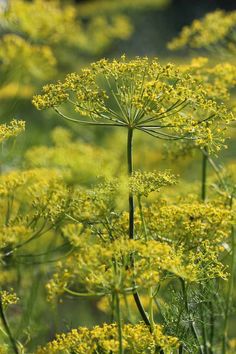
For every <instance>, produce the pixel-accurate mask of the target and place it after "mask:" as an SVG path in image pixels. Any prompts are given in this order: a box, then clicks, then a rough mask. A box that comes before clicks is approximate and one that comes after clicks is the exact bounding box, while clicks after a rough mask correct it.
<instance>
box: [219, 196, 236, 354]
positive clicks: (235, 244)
mask: <svg viewBox="0 0 236 354" xmlns="http://www.w3.org/2000/svg"><path fill="white" fill-rule="evenodd" d="M232 207H233V198H232V196H231V201H230V208H231V209H232ZM231 249H232V255H231V264H230V279H229V283H228V284H229V285H228V291H227V297H226V308H225V320H224V332H223V343H222V354H225V353H226V352H227V341H228V331H229V312H230V306H231V304H232V298H233V289H234V273H235V270H236V262H235V257H236V240H235V229H234V226H232V229H231Z"/></svg>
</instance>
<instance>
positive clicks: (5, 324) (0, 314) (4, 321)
mask: <svg viewBox="0 0 236 354" xmlns="http://www.w3.org/2000/svg"><path fill="white" fill-rule="evenodd" d="M0 318H1V320H2V324H3V327H4V330H5V332H6V334H7V336H8V338H9V341H10V343H11V346H12V349H13V352H14V353H15V354H19V351H18V348H17V345H16V341H15V339H14V337H13V335H12V333H11V330H10V327H9V324H8V321H7V318H6V316H5V312H4V308H3V304H2V298H1V296H0Z"/></svg>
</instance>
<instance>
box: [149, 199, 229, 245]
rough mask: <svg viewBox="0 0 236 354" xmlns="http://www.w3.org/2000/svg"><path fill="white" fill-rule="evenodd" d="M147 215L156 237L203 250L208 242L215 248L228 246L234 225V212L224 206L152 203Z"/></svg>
mask: <svg viewBox="0 0 236 354" xmlns="http://www.w3.org/2000/svg"><path fill="white" fill-rule="evenodd" d="M146 214H147V220H148V222H147V225H148V228H149V230H150V232H151V233H152V235H153V237H156V238H157V239H158V238H159V237H163V238H165V237H167V238H168V239H170V240H172V241H173V242H175V243H177V244H179V243H183V244H184V245H185V247H190V248H193V247H194V248H198V247H201V244H202V242H204V241H205V240H209V241H210V243H211V244H212V245H216V246H217V245H220V244H221V243H223V242H226V241H227V239H228V237H229V234H230V228H231V225H232V223H233V215H232V213H231V211H230V210H229V209H228V208H225V207H224V206H223V205H221V204H219V205H217V204H215V203H201V202H196V201H193V202H190V203H188V202H181V203H179V204H170V203H167V202H165V201H162V202H157V203H153V204H152V205H151V207H150V208H148V209H147V210H146ZM157 220H158V221H157Z"/></svg>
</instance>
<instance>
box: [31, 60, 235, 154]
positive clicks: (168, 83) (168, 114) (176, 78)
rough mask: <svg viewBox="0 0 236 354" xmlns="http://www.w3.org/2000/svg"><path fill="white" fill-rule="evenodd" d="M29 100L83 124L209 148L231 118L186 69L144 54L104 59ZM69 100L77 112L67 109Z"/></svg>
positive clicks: (49, 86)
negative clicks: (216, 131) (66, 111)
mask: <svg viewBox="0 0 236 354" xmlns="http://www.w3.org/2000/svg"><path fill="white" fill-rule="evenodd" d="M33 104H34V105H35V106H36V107H37V108H38V109H40V110H41V109H46V108H53V109H54V110H55V111H56V112H57V114H59V115H60V116H61V117H63V118H64V119H67V120H69V121H72V122H75V123H78V124H81V125H95V126H99V125H101V126H119V127H126V128H129V129H137V130H140V131H143V132H144V133H147V134H149V135H151V136H153V137H156V138H159V139H167V140H178V139H190V140H194V141H195V142H196V144H198V145H199V146H206V145H209V149H211V146H214V148H215V143H213V141H214V131H215V127H216V126H217V127H218V129H220V128H219V127H220V122H224V123H225V122H228V121H230V120H231V118H232V117H231V113H229V112H228V111H227V109H226V107H225V106H224V105H223V104H219V103H217V102H215V101H213V100H211V99H209V98H208V96H207V94H206V92H205V90H204V88H203V87H201V85H200V84H199V83H198V82H196V81H195V80H194V79H193V78H192V77H191V75H190V74H189V73H186V72H183V71H182V70H179V69H178V67H176V66H175V65H173V64H166V65H161V64H160V63H159V61H158V60H157V59H148V58H146V57H145V58H139V57H137V58H135V59H132V60H128V59H126V57H125V56H122V57H121V58H120V59H118V60H116V59H114V60H112V61H109V60H106V59H102V60H100V61H98V62H95V63H93V64H91V65H90V67H89V68H86V69H82V70H81V72H80V73H72V74H69V75H67V76H66V78H65V80H64V82H60V81H59V82H57V83H56V84H49V85H46V86H44V87H43V94H42V95H36V96H34V98H33ZM67 105H68V106H71V107H72V108H73V110H74V112H76V113H77V114H78V116H79V117H78V118H77V116H76V115H74V114H73V115H72V116H68V115H67V114H66V113H65V108H66V107H67ZM81 116H82V117H86V118H87V119H81ZM209 127H210V128H209ZM209 129H210V130H211V134H209ZM222 134H223V129H222Z"/></svg>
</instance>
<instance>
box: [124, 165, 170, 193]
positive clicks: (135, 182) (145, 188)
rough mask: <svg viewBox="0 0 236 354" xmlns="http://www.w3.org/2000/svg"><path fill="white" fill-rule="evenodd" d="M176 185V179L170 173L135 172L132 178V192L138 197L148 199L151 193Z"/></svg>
mask: <svg viewBox="0 0 236 354" xmlns="http://www.w3.org/2000/svg"><path fill="white" fill-rule="evenodd" d="M175 183H176V177H175V176H174V175H172V174H171V173H170V172H169V171H165V172H157V171H153V172H142V171H135V172H134V173H133V175H132V176H131V177H130V180H129V184H130V191H131V192H132V193H133V194H134V195H137V196H145V197H147V196H148V195H149V194H150V193H151V192H158V191H159V190H160V188H161V187H164V186H170V185H173V184H175Z"/></svg>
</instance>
